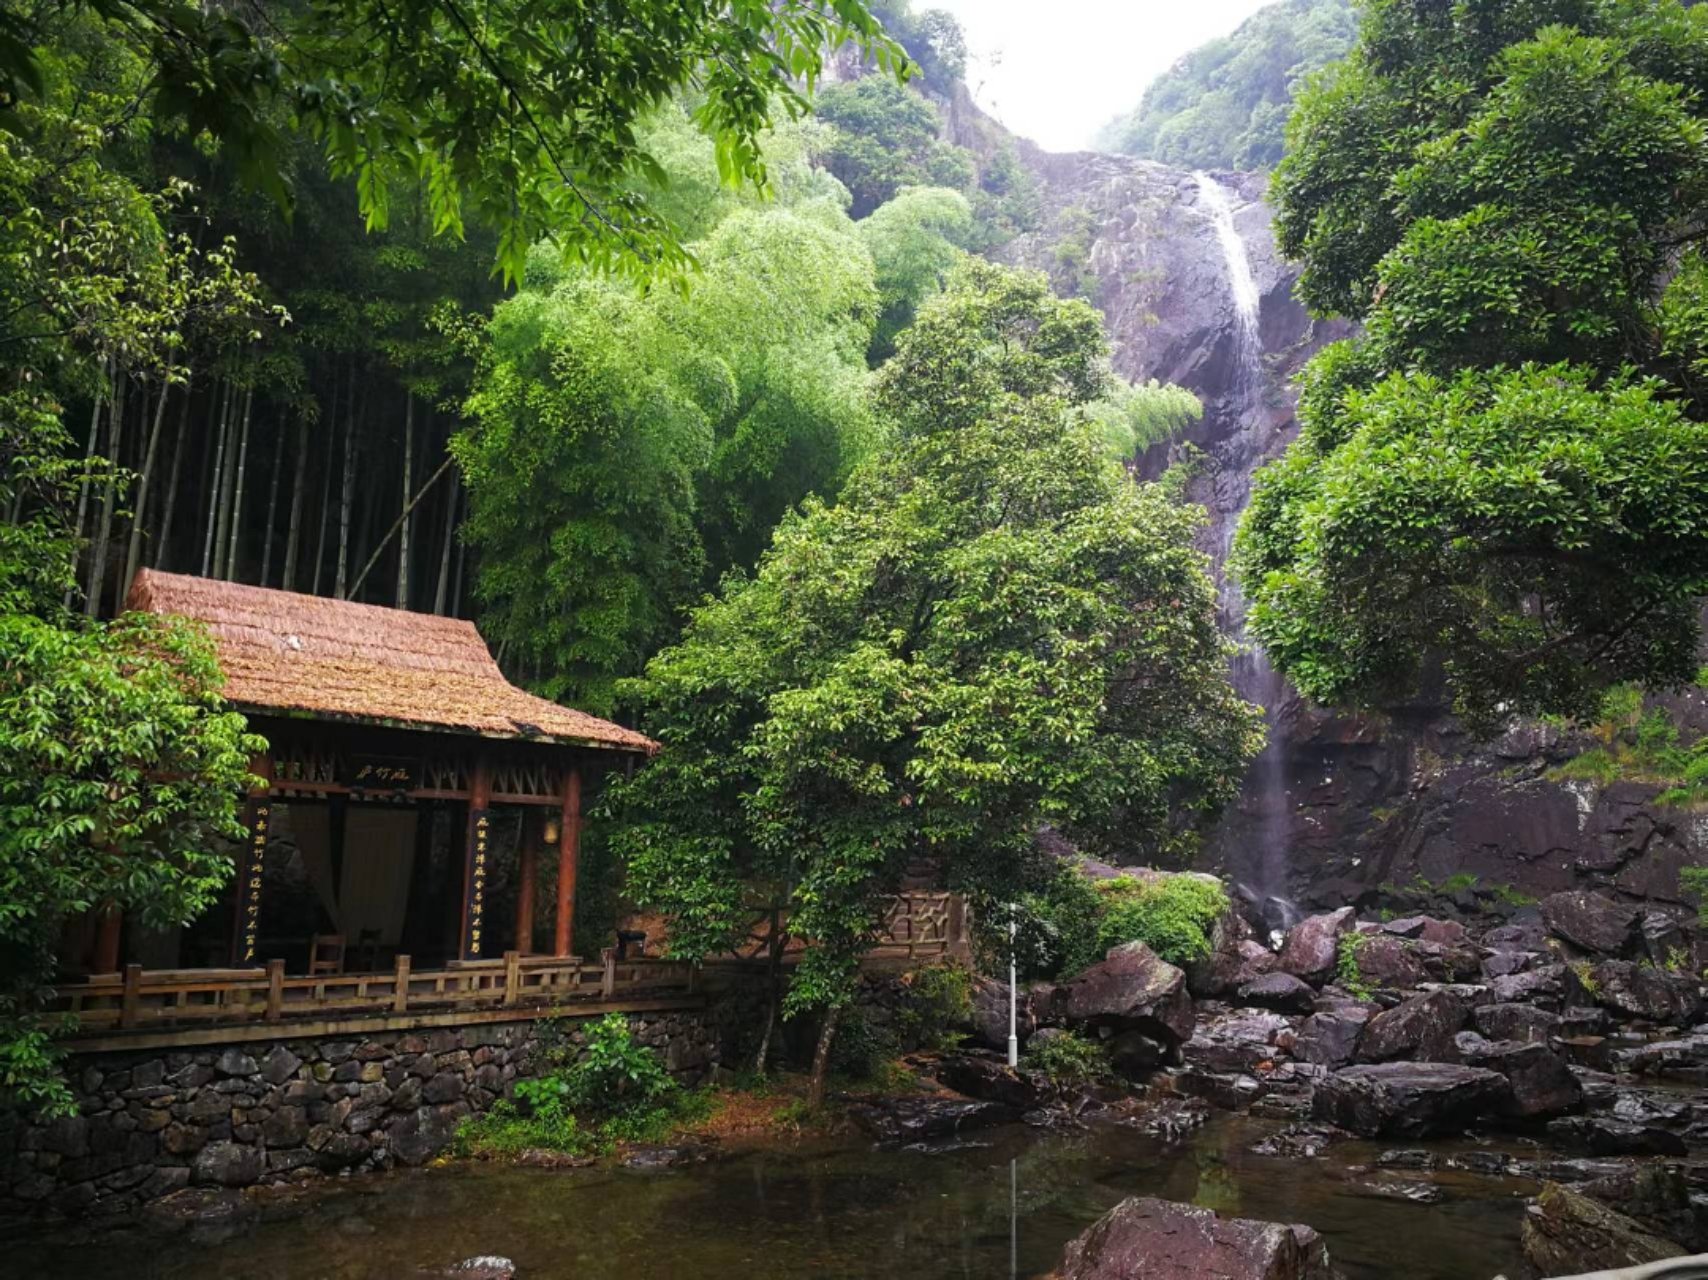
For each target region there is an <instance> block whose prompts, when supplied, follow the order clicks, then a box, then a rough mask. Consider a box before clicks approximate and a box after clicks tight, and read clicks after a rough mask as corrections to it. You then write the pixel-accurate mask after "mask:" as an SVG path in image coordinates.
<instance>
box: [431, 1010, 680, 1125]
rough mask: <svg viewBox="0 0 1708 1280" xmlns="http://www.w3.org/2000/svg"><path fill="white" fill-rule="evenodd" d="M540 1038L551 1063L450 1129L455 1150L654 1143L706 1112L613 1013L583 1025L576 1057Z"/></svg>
mask: <svg viewBox="0 0 1708 1280" xmlns="http://www.w3.org/2000/svg"><path fill="white" fill-rule="evenodd" d="M560 1034H561V1033H560ZM544 1039H545V1041H546V1042H547V1045H548V1049H547V1053H546V1059H547V1062H548V1063H557V1064H558V1065H555V1066H552V1067H551V1069H549V1070H547V1071H546V1072H544V1073H542V1074H541V1075H538V1076H534V1077H531V1078H527V1079H522V1080H518V1081H517V1082H516V1086H515V1089H514V1097H513V1098H512V1099H504V1100H500V1101H498V1102H496V1103H494V1104H493V1106H492V1109H491V1110H490V1111H488V1112H487V1113H486V1114H484V1115H480V1116H471V1117H469V1118H468V1119H466V1120H464V1121H463V1123H462V1124H461V1125H460V1126H459V1127H458V1130H457V1149H458V1150H459V1151H460V1152H462V1153H463V1154H465V1155H477V1156H488V1157H492V1156H514V1155H519V1154H521V1153H522V1152H523V1151H528V1150H532V1149H539V1150H546V1151H558V1152H562V1153H565V1154H567V1155H583V1154H595V1153H603V1152H608V1151H610V1150H611V1148H612V1147H613V1146H615V1145H616V1144H617V1143H619V1142H653V1141H658V1140H660V1139H662V1138H665V1137H667V1136H669V1134H670V1132H671V1131H672V1130H673V1129H674V1128H676V1127H677V1126H679V1125H681V1124H683V1123H686V1122H687V1121H689V1120H692V1119H695V1118H697V1117H699V1116H702V1115H704V1114H705V1113H706V1111H707V1108H708V1099H706V1098H705V1097H704V1096H702V1095H698V1094H689V1093H685V1092H683V1090H682V1089H681V1087H680V1086H679V1085H678V1084H677V1083H676V1081H675V1080H673V1079H671V1077H670V1074H669V1073H668V1072H667V1071H666V1070H665V1069H664V1062H663V1060H662V1059H661V1058H660V1057H659V1055H658V1053H657V1052H656V1051H654V1050H652V1049H649V1048H647V1047H646V1046H644V1045H641V1044H638V1043H636V1041H635V1039H634V1035H633V1032H632V1031H631V1030H630V1028H629V1021H628V1019H627V1018H626V1017H624V1016H623V1015H622V1014H620V1013H612V1014H607V1015H606V1016H605V1017H603V1018H601V1019H600V1020H599V1021H598V1022H595V1023H593V1024H592V1025H591V1026H589V1027H588V1029H587V1042H586V1044H585V1046H584V1047H583V1048H582V1050H581V1052H580V1054H579V1055H578V1056H577V1055H574V1054H573V1052H572V1050H571V1049H570V1048H569V1047H568V1046H567V1044H564V1043H559V1042H557V1041H556V1040H555V1039H554V1037H553V1035H552V1034H551V1033H550V1032H548V1033H547V1035H546V1036H545V1037H544ZM553 1044H555V1045H556V1047H555V1048H552V1047H550V1046H552V1045H553ZM566 1057H567V1058H571V1059H572V1060H571V1061H570V1062H569V1063H568V1065H567V1066H566V1065H562V1060H563V1059H564V1058H566Z"/></svg>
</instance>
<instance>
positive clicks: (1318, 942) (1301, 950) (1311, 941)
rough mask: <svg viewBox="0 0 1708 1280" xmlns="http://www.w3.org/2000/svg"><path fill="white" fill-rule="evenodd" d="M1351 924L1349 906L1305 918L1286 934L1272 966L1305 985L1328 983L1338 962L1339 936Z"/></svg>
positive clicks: (1352, 912) (1348, 928)
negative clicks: (1299, 979)
mask: <svg viewBox="0 0 1708 1280" xmlns="http://www.w3.org/2000/svg"><path fill="white" fill-rule="evenodd" d="M1355 923H1356V915H1355V912H1354V911H1353V909H1352V908H1351V907H1342V908H1341V909H1340V910H1339V911H1330V912H1328V913H1327V914H1326V915H1320V916H1307V917H1305V919H1303V920H1301V921H1299V923H1298V924H1296V925H1294V926H1293V928H1292V930H1291V931H1290V932H1289V933H1288V934H1287V943H1286V945H1285V946H1283V947H1282V948H1281V954H1280V956H1279V957H1277V959H1276V961H1275V967H1276V968H1277V969H1280V970H1281V971H1282V972H1283V973H1290V974H1292V975H1293V976H1294V977H1295V978H1302V979H1303V980H1304V981H1306V982H1310V983H1323V982H1326V981H1328V979H1329V978H1330V977H1332V976H1333V974H1334V969H1335V965H1336V964H1338V963H1339V961H1340V936H1341V935H1342V934H1343V933H1347V932H1348V931H1350V930H1351V929H1352V927H1353V925H1354V924H1355Z"/></svg>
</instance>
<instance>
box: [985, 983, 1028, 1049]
mask: <svg viewBox="0 0 1708 1280" xmlns="http://www.w3.org/2000/svg"><path fill="white" fill-rule="evenodd" d="M971 995H972V1003H973V1034H972V1040H973V1043H974V1044H978V1045H983V1046H984V1047H985V1048H987V1049H1000V1050H1006V1049H1007V1048H1008V984H1007V983H1006V982H1002V981H999V980H998V979H996V978H987V977H985V976H984V975H983V974H979V975H975V976H974V978H973V983H972V992H971ZM1015 1005H1016V1007H1015V1010H1014V1032H1015V1035H1017V1036H1018V1037H1019V1038H1020V1041H1021V1043H1025V1041H1026V1040H1027V1039H1028V1038H1029V1037H1030V1036H1031V1034H1032V1033H1033V1032H1034V1031H1036V1030H1037V1029H1038V1016H1037V1014H1036V1013H1035V1012H1034V1011H1033V1009H1032V993H1031V992H1030V991H1021V992H1020V993H1019V998H1018V999H1017V1000H1016V1002H1015Z"/></svg>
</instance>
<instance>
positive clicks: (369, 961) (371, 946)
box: [355, 929, 380, 973]
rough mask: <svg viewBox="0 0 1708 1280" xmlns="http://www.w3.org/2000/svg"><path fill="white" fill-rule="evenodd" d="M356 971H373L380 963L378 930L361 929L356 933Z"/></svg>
mask: <svg viewBox="0 0 1708 1280" xmlns="http://www.w3.org/2000/svg"><path fill="white" fill-rule="evenodd" d="M355 962H356V972H357V973H374V972H376V971H377V970H378V969H379V965H380V931H379V930H378V929H363V930H362V931H361V932H360V933H358V934H357V935H356V955H355Z"/></svg>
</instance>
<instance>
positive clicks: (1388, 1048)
mask: <svg viewBox="0 0 1708 1280" xmlns="http://www.w3.org/2000/svg"><path fill="white" fill-rule="evenodd" d="M1470 1016H1471V1006H1470V1004H1469V1003H1468V1002H1467V1001H1465V1000H1464V999H1462V998H1461V997H1459V996H1458V995H1456V994H1454V993H1453V992H1451V991H1429V992H1425V993H1424V994H1423V995H1420V996H1413V997H1412V998H1411V999H1409V1000H1403V1001H1401V1002H1400V1003H1399V1004H1397V1005H1395V1006H1394V1007H1393V1008H1392V1009H1389V1010H1387V1011H1386V1012H1384V1013H1379V1014H1377V1015H1376V1016H1375V1017H1374V1018H1372V1019H1370V1025H1369V1026H1367V1027H1365V1028H1364V1035H1363V1037H1362V1038H1361V1039H1360V1040H1359V1042H1358V1057H1359V1060H1360V1061H1363V1062H1388V1061H1390V1060H1392V1059H1395V1058H1407V1059H1411V1060H1413V1061H1417V1062H1457V1061H1458V1060H1459V1054H1458V1052H1457V1050H1456V1049H1455V1048H1454V1044H1453V1037H1454V1036H1455V1035H1457V1034H1458V1033H1459V1031H1460V1029H1461V1028H1462V1027H1464V1025H1465V1022H1466V1020H1467V1019H1468V1018H1469V1017H1470Z"/></svg>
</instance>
